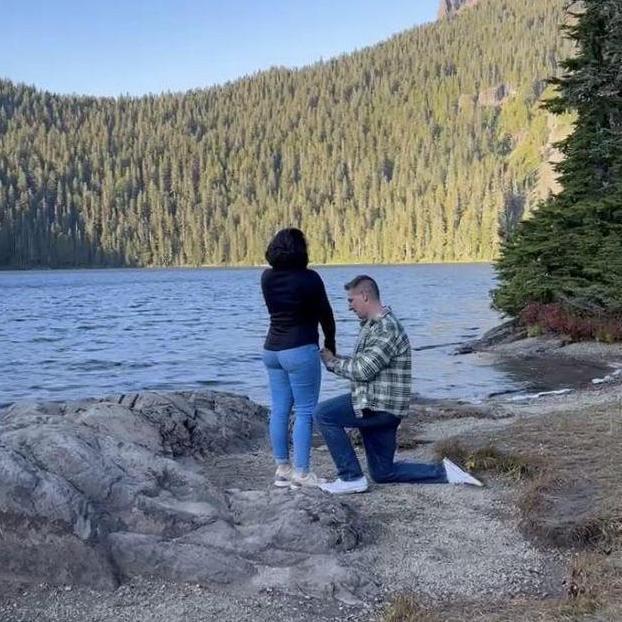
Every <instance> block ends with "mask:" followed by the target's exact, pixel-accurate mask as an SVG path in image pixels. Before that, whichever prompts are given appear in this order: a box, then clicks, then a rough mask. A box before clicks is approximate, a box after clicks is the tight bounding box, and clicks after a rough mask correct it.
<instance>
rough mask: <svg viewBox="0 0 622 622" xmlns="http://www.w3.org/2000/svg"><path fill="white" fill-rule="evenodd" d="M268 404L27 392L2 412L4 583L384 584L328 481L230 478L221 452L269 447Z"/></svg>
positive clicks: (187, 396) (359, 590)
mask: <svg viewBox="0 0 622 622" xmlns="http://www.w3.org/2000/svg"><path fill="white" fill-rule="evenodd" d="M266 423H267V412H266V410H265V409H264V408H262V407H261V406H258V405H256V404H254V403H253V402H251V401H250V400H248V399H246V398H242V397H238V396H233V395H230V394H223V393H216V392H201V393H174V394H160V393H140V394H132V395H116V396H112V397H110V398H107V399H102V400H86V401H80V402H67V403H25V402H23V403H18V404H15V405H13V406H11V407H9V408H8V409H6V410H4V411H2V412H1V413H0V508H2V509H1V511H0V534H1V535H0V568H1V570H0V584H2V583H4V584H5V585H8V584H38V583H47V584H50V585H62V584H81V585H86V586H90V587H93V588H96V589H114V588H116V587H118V586H119V585H120V584H121V583H124V582H127V581H128V580H131V579H134V578H136V577H141V576H145V577H152V578H153V577H155V578H161V579H163V580H169V581H170V580H173V581H182V582H193V583H197V584H205V585H208V584H214V583H216V584H219V585H225V586H236V587H241V588H246V589H250V590H255V591H257V590H264V589H273V588H274V589H280V590H284V591H290V592H296V593H304V594H307V595H310V596H327V595H330V596H334V597H336V598H338V599H341V600H344V601H346V602H357V601H358V600H359V599H360V598H361V597H365V596H369V595H371V594H373V593H374V590H375V589H376V588H375V585H374V584H373V582H372V581H370V580H369V579H368V578H367V577H366V574H365V573H364V572H362V571H361V570H357V569H356V568H355V567H353V566H352V565H342V563H341V562H340V555H341V554H343V553H346V552H348V551H352V550H354V549H355V548H356V547H357V546H358V545H359V543H360V540H361V536H360V533H361V528H360V519H359V518H358V516H357V514H356V512H355V511H354V510H352V509H351V508H349V507H348V506H347V505H344V504H342V503H341V502H340V501H338V500H335V499H334V498H332V497H330V496H328V495H326V494H324V493H321V492H320V491H317V490H314V491H302V492H297V493H292V492H291V491H282V490H276V489H274V490H271V489H270V488H269V487H263V488H262V489H261V490H239V489H225V488H223V487H222V484H219V483H218V482H219V481H221V479H219V478H218V477H216V476H215V474H214V476H212V475H211V474H210V467H209V465H210V463H213V462H214V458H216V457H217V456H219V455H231V454H233V453H246V452H252V451H256V450H258V449H259V448H263V447H265V436H266Z"/></svg>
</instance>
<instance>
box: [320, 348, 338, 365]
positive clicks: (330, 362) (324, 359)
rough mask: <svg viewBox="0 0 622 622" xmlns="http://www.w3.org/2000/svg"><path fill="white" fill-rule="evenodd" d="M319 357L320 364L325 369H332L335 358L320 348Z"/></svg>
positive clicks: (325, 349)
mask: <svg viewBox="0 0 622 622" xmlns="http://www.w3.org/2000/svg"><path fill="white" fill-rule="evenodd" d="M320 356H321V357H322V362H323V363H324V365H325V367H326V369H332V368H333V365H334V362H335V361H336V360H337V357H336V356H335V355H334V354H333V353H332V352H331V351H330V350H328V349H327V348H322V349H321V350H320Z"/></svg>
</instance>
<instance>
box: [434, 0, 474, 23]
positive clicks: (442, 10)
mask: <svg viewBox="0 0 622 622" xmlns="http://www.w3.org/2000/svg"><path fill="white" fill-rule="evenodd" d="M478 2H479V0H441V3H440V6H439V8H438V17H439V19H442V18H443V17H451V16H453V15H455V14H456V13H458V11H460V10H462V9H463V8H465V7H470V6H475V5H476V4H477V3H478Z"/></svg>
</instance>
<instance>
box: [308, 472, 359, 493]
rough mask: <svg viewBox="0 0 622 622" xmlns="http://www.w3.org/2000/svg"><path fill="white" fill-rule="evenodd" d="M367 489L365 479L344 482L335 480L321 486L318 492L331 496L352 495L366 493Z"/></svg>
mask: <svg viewBox="0 0 622 622" xmlns="http://www.w3.org/2000/svg"><path fill="white" fill-rule="evenodd" d="M368 488H369V484H368V483H367V478H366V477H365V476H364V475H363V477H359V478H358V479H354V480H351V481H349V482H344V481H343V480H342V479H336V480H335V481H334V482H328V483H327V484H321V485H320V490H323V491H324V492H329V493H330V494H331V495H352V494H354V493H357V492H366V491H367V489H368Z"/></svg>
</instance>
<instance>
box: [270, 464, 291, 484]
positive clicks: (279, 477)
mask: <svg viewBox="0 0 622 622" xmlns="http://www.w3.org/2000/svg"><path fill="white" fill-rule="evenodd" d="M293 473H294V470H293V469H292V467H291V466H290V465H289V464H279V465H278V466H277V467H276V472H275V474H274V485H275V486H276V487H277V488H287V487H289V484H290V480H291V477H292V474H293Z"/></svg>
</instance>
